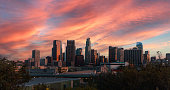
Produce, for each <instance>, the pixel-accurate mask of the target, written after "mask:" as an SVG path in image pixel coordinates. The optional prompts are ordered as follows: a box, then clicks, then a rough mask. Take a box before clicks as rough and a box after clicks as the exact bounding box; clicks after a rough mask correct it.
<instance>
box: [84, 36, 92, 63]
mask: <svg viewBox="0 0 170 90" xmlns="http://www.w3.org/2000/svg"><path fill="white" fill-rule="evenodd" d="M90 62H91V41H90V38H87V40H86V47H85V63H86V64H89V63H90Z"/></svg>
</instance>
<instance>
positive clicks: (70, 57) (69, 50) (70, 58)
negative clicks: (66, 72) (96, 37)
mask: <svg viewBox="0 0 170 90" xmlns="http://www.w3.org/2000/svg"><path fill="white" fill-rule="evenodd" d="M75 49H76V47H75V41H74V40H67V47H66V65H67V66H75V53H76V52H75Z"/></svg>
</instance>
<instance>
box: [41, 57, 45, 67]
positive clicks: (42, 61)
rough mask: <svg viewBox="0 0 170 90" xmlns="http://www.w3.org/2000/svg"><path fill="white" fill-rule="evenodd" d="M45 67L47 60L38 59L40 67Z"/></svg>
mask: <svg viewBox="0 0 170 90" xmlns="http://www.w3.org/2000/svg"><path fill="white" fill-rule="evenodd" d="M46 65H47V60H46V59H45V58H41V59H40V66H46Z"/></svg>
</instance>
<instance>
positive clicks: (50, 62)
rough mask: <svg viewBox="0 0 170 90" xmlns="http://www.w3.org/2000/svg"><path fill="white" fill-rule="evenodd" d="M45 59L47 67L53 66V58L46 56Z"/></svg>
mask: <svg viewBox="0 0 170 90" xmlns="http://www.w3.org/2000/svg"><path fill="white" fill-rule="evenodd" d="M46 59H47V66H53V58H52V57H50V56H47V57H46Z"/></svg>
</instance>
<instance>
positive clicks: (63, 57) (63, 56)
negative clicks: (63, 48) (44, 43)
mask: <svg viewBox="0 0 170 90" xmlns="http://www.w3.org/2000/svg"><path fill="white" fill-rule="evenodd" d="M65 58H66V54H65V53H63V54H62V61H66V60H65Z"/></svg>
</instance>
